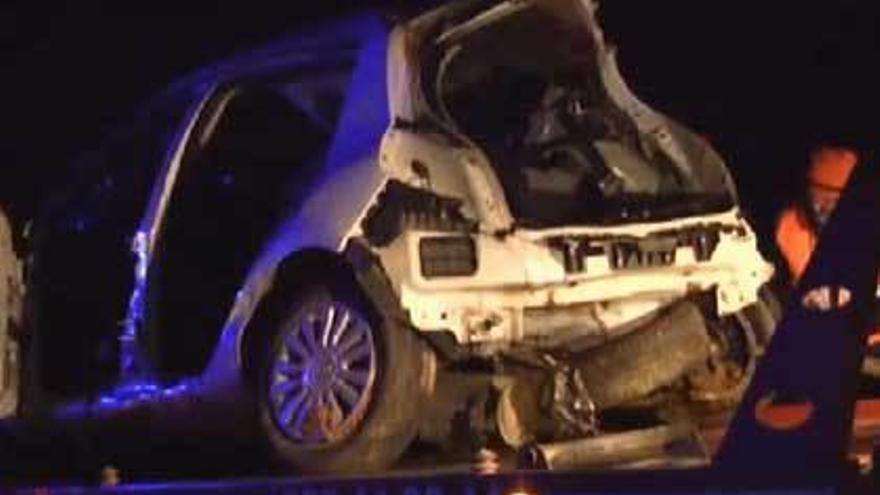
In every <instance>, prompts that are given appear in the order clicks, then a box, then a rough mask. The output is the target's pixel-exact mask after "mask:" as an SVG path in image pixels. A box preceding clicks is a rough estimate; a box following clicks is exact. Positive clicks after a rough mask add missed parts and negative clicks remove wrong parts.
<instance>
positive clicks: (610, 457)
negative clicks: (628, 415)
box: [519, 424, 706, 471]
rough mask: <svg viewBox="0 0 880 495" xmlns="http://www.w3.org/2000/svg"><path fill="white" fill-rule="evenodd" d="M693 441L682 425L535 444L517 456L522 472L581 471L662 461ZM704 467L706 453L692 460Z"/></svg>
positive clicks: (685, 427) (686, 427)
mask: <svg viewBox="0 0 880 495" xmlns="http://www.w3.org/2000/svg"><path fill="white" fill-rule="evenodd" d="M687 440H691V441H692V443H693V441H694V440H695V438H694V435H693V430H692V429H691V428H690V427H688V426H686V425H683V424H680V425H664V426H657V427H654V428H648V429H644V430H636V431H628V432H624V433H611V434H605V435H600V436H596V437H590V438H582V439H577V440H568V441H564V442H554V443H546V444H534V445H531V446H529V447H526V448H524V449H523V450H522V451H521V453H520V458H519V467H520V468H522V469H543V470H551V471H558V470H565V469H575V468H577V469H583V468H590V467H600V466H609V465H621V464H624V463H628V462H635V461H645V460H651V459H654V460H656V459H658V458H660V459H663V460H666V459H665V457H668V455H669V453H670V450H672V447H674V446H675V445H676V444H680V443H682V442H684V441H687ZM690 458H691V459H697V460H698V461H699V462H698V463H705V460H706V457H705V453H703V452H701V453H700V455H698V456H693V455H692V456H691V457H690Z"/></svg>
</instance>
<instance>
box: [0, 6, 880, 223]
mask: <svg viewBox="0 0 880 495" xmlns="http://www.w3.org/2000/svg"><path fill="white" fill-rule="evenodd" d="M388 3H389V2H379V1H377V0H370V1H366V0H365V1H361V2H356V1H349V2H339V1H320V2H312V1H303V0H298V1H294V0H291V1H288V2H273V3H271V4H270V3H268V2H266V3H259V2H229V3H228V4H224V5H223V6H221V3H220V2H206V1H188V2H143V3H140V4H137V6H135V4H134V3H132V2H124V3H119V2H100V1H93V0H88V1H76V2H73V1H70V2H57V3H54V4H52V3H45V4H44V3H41V4H39V5H37V4H34V3H32V2H23V1H22V2H19V3H17V4H16V3H12V4H9V3H4V5H3V6H2V7H0V50H2V52H3V60H4V61H5V64H4V65H5V69H4V71H3V77H2V82H0V84H2V86H0V88H2V95H3V105H2V112H0V122H2V134H0V135H2V138H0V154H2V160H3V162H2V164H0V172H2V173H0V204H3V205H4V207H6V208H7V209H8V210H11V213H12V215H13V216H14V218H15V220H16V221H17V222H18V223H19V225H23V223H24V220H26V219H28V218H29V217H31V216H32V215H33V214H34V212H35V211H36V208H37V207H38V206H39V205H40V204H41V202H42V201H44V200H45V198H47V197H48V196H49V195H51V194H52V193H53V191H55V190H57V188H58V187H61V186H63V185H64V184H65V183H66V182H67V181H69V178H70V174H71V173H73V172H72V171H71V169H70V166H69V164H70V162H71V158H72V157H75V156H76V155H77V153H78V152H80V151H83V150H87V149H89V147H91V146H94V145H95V143H97V142H99V141H100V139H101V136H102V134H103V133H104V132H105V131H106V130H107V129H108V128H112V126H113V125H114V123H115V122H118V121H120V120H122V119H125V117H126V116H127V115H129V114H130V113H131V112H132V110H133V109H134V108H135V106H136V105H137V103H138V102H139V101H142V100H144V99H145V98H146V97H147V96H148V95H150V94H151V93H153V92H155V91H156V90H158V89H160V88H161V87H163V86H164V85H166V84H167V83H169V82H170V81H172V80H174V78H175V77H176V76H179V75H182V74H185V73H187V72H188V71H190V70H192V69H194V68H196V67H198V66H200V65H202V64H205V63H208V62H210V61H213V60H217V59H221V58H223V57H225V56H228V55H229V54H232V53H235V52H237V51H241V50H246V49H248V48H250V47H256V46H259V45H260V44H262V43H264V42H267V41H270V40H272V39H273V38H274V37H277V36H278V35H280V34H283V33H286V32H295V31H296V30H297V29H300V28H302V27H304V26H309V25H312V24H314V23H316V22H318V21H319V20H320V19H327V18H332V17H334V16H339V15H343V14H345V13H351V12H355V11H357V10H358V9H361V8H364V7H368V6H371V5H379V6H382V7H383V8H385V9H386V10H389V11H394V10H395V9H397V10H400V9H401V7H402V6H403V7H406V8H409V9H411V8H413V4H415V3H419V2H417V1H416V0H409V1H405V0H396V1H395V2H393V3H394V5H391V6H388ZM873 3H875V2H872V1H870V0H863V1H858V0H840V1H837V2H829V1H825V2H815V3H812V4H809V3H807V2H796V1H778V2H758V1H753V0H752V1H731V0H717V1H705V0H702V1H699V0H670V1H663V2H659V1H645V0H605V1H604V2H601V7H600V12H601V16H602V19H603V23H604V26H605V30H606V33H607V35H608V37H609V38H610V39H611V40H612V41H613V42H614V43H615V44H616V45H617V46H618V47H619V57H620V61H621V66H622V68H623V71H624V75H625V76H626V77H627V78H628V80H629V81H630V83H631V84H632V86H633V87H634V89H635V91H636V93H637V94H639V95H640V96H641V97H642V98H643V99H644V100H645V101H647V102H649V103H650V104H652V105H653V106H654V107H656V108H658V109H661V110H663V111H665V112H667V113H669V114H671V115H672V116H674V117H676V118H677V119H679V120H681V121H683V122H684V123H686V124H687V125H689V126H690V127H693V128H695V129H696V130H697V131H699V132H701V133H702V134H704V135H706V136H707V137H709V139H710V140H711V141H712V142H713V143H714V144H715V145H716V147H718V148H719V150H720V151H721V153H722V155H724V157H725V158H726V159H727V161H728V162H729V164H730V165H731V168H732V169H733V173H734V175H735V176H736V179H737V182H738V183H739V186H740V191H741V195H742V196H743V200H744V202H745V207H746V210H747V211H749V212H750V213H751V215H752V216H753V217H754V218H755V220H756V221H757V226H758V228H759V230H760V231H762V233H764V234H766V233H768V232H767V230H766V229H767V228H768V226H769V224H770V222H771V221H772V218H773V216H774V215H775V213H776V211H777V210H778V208H779V207H780V205H781V202H782V201H784V200H786V199H787V198H788V197H789V196H790V195H791V194H792V193H793V192H794V190H795V188H794V187H793V184H794V183H795V179H796V177H797V176H798V172H799V171H800V170H801V169H802V168H803V166H804V162H805V159H806V158H805V157H806V153H807V151H808V148H809V146H810V145H812V144H815V143H818V142H820V141H829V140H830V141H843V142H844V143H851V144H854V145H857V146H860V147H863V146H870V145H873V143H874V142H876V141H875V138H874V134H875V132H874V130H875V123H874V122H875V120H876V114H877V110H878V108H880V106H878V105H877V101H878V99H877V97H876V91H877V89H876V88H877V87H878V84H877V80H878V77H877V75H876V70H875V64H876V63H877V60H880V57H878V54H880V46H878V44H880V40H878V37H880V17H878V15H877V12H876V10H877V9H876V7H872V4H873ZM768 4H771V5H772V6H768Z"/></svg>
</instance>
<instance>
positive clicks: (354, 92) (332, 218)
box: [203, 22, 390, 386]
mask: <svg viewBox="0 0 880 495" xmlns="http://www.w3.org/2000/svg"><path fill="white" fill-rule="evenodd" d="M387 50H388V30H387V29H386V28H385V26H384V25H382V24H381V23H379V22H376V23H374V24H373V25H372V27H371V29H370V31H369V34H368V36H367V40H366V41H365V43H364V44H363V45H362V49H361V51H360V54H359V57H358V62H357V66H356V67H355V70H354V73H353V74H352V80H351V83H350V86H349V92H348V96H347V98H346V101H345V105H344V109H343V111H342V114H341V116H340V121H339V124H338V125H337V128H336V133H335V136H334V138H333V142H332V144H331V147H330V150H329V152H328V155H327V158H326V164H325V167H324V172H323V173H322V174H321V176H320V177H318V178H317V179H316V181H315V183H314V184H313V185H312V186H311V187H310V188H309V189H310V190H311V191H313V193H312V195H311V196H309V197H308V198H306V199H305V201H304V202H303V204H302V206H301V207H300V208H299V210H298V211H296V212H295V213H293V215H292V216H290V217H289V218H288V220H287V221H285V222H284V223H283V224H282V225H281V226H280V228H279V229H278V231H277V234H276V235H275V236H274V238H273V239H272V240H270V242H269V243H268V244H267V247H266V249H265V250H264V252H263V254H262V255H261V256H260V257H259V259H258V260H257V261H256V263H254V265H253V267H252V269H251V271H250V273H249V275H248V277H247V280H246V282H245V284H244V286H243V287H242V289H241V290H240V291H239V293H238V297H237V298H236V303H235V305H234V307H233V309H232V311H231V313H230V316H229V319H228V320H227V323H226V325H225V327H224V329H223V333H222V335H221V338H220V341H219V344H218V346H217V349H216V350H215V352H214V355H213V357H212V359H211V361H210V363H209V365H208V368H207V369H206V371H205V373H204V375H203V379H204V380H205V381H206V383H205V385H206V386H210V385H217V386H223V385H228V384H232V383H235V380H236V377H237V375H238V370H239V369H240V365H241V356H240V355H239V351H240V349H239V344H240V341H241V338H242V336H243V332H244V329H245V328H246V326H247V323H248V321H249V320H250V318H251V316H252V315H253V313H254V311H255V310H256V307H257V306H258V304H259V301H260V299H261V298H262V296H263V295H264V294H265V293H266V292H267V291H268V290H269V289H270V288H271V285H272V280H273V278H274V274H275V272H276V270H277V268H278V265H279V264H280V263H281V262H282V261H283V260H284V259H286V258H288V257H289V256H291V255H295V253H297V252H300V251H303V250H306V249H322V250H326V251H330V252H337V251H338V250H339V249H341V247H342V244H343V243H344V241H345V239H346V238H347V235H348V234H349V232H351V230H352V226H353V225H355V224H356V223H357V221H358V220H359V219H360V218H361V217H362V216H363V214H364V209H365V208H366V206H367V205H368V204H369V203H370V202H371V199H372V198H373V197H375V195H376V194H377V193H378V191H379V190H380V189H381V188H382V186H383V185H384V183H385V179H386V178H385V174H383V172H382V170H381V169H380V167H379V165H378V154H379V147H380V142H381V139H382V136H383V134H384V133H385V131H386V129H387V128H388V125H389V121H390V117H389V105H388V98H387V86H386V65H387V57H388V51H387Z"/></svg>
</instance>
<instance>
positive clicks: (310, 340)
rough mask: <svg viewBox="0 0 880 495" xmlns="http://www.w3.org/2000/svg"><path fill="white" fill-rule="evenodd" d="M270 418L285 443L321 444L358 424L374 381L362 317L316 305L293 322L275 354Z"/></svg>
mask: <svg viewBox="0 0 880 495" xmlns="http://www.w3.org/2000/svg"><path fill="white" fill-rule="evenodd" d="M273 358H274V361H273V363H272V368H271V371H270V372H271V375H270V377H271V379H270V383H269V387H270V388H269V402H270V405H271V410H272V415H273V417H274V420H275V422H276V424H277V425H278V427H279V428H280V429H281V431H282V432H283V433H284V434H285V435H286V436H287V437H288V438H290V439H292V440H294V441H296V442H301V443H309V444H326V443H332V442H334V441H338V440H340V439H343V438H346V437H347V436H348V435H350V434H351V432H352V431H353V430H354V429H355V428H356V427H357V426H358V424H360V422H361V420H362V419H363V417H364V414H365V412H366V408H367V405H368V403H369V401H370V398H371V395H372V390H373V386H374V382H375V380H376V360H377V357H376V346H375V343H374V341H373V334H372V331H371V329H370V325H369V323H368V322H367V320H366V318H364V317H363V315H361V314H360V313H359V312H358V311H356V310H354V309H353V308H351V307H349V306H347V305H345V304H342V303H339V302H322V303H319V304H316V305H315V306H313V307H311V308H310V309H309V310H307V311H305V312H303V313H301V314H300V316H299V317H297V318H294V319H293V320H292V321H291V322H290V324H289V325H288V327H287V328H286V329H285V331H284V334H283V338H282V339H281V342H280V343H279V345H278V346H277V347H276V349H275V353H274V355H273Z"/></svg>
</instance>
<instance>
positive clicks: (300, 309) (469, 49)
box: [26, 0, 773, 473]
mask: <svg viewBox="0 0 880 495" xmlns="http://www.w3.org/2000/svg"><path fill="white" fill-rule="evenodd" d="M85 166H86V168H90V169H91V170H92V172H93V173H92V174H91V175H86V174H84V175H83V177H89V178H88V179H87V180H86V179H84V180H83V183H82V184H80V185H79V186H77V187H75V188H74V189H73V191H74V192H73V194H72V195H71V196H70V199H68V200H61V201H58V202H57V204H56V205H55V206H54V207H50V208H49V209H48V210H47V211H48V213H47V214H46V215H45V216H44V217H43V218H42V219H41V221H40V222H38V226H37V228H35V233H34V235H33V240H32V242H33V246H34V256H33V260H34V261H33V266H32V269H31V270H30V277H29V278H30V281H29V285H30V290H31V293H30V296H29V297H30V301H31V308H32V310H33V315H32V328H31V333H30V337H29V346H28V348H29V353H28V362H29V363H31V366H32V368H33V369H34V370H38V372H34V373H33V375H34V376H33V377H30V378H29V379H28V380H27V381H26V387H27V388H26V390H28V393H27V398H28V400H27V401H26V406H27V407H29V408H31V409H32V410H42V409H44V408H51V407H54V405H57V404H59V403H64V402H65V401H67V400H69V399H70V398H71V397H77V396H83V395H87V394H88V395H90V396H92V397H96V400H94V406H93V407H94V408H112V407H124V405H125V404H126V403H127V401H133V400H147V399H145V397H147V398H148V397H152V396H153V395H155V396H156V397H166V396H169V395H174V394H195V395H198V396H200V397H213V398H215V400H217V401H219V402H222V403H225V404H228V405H229V406H230V407H233V406H235V405H241V404H244V403H249V404H255V405H256V407H255V408H254V409H255V410H256V412H255V413H254V415H253V416H248V418H249V421H252V422H253V426H254V427H255V428H256V429H257V430H258V431H259V432H260V435H262V437H263V438H264V439H265V440H266V444H267V445H268V446H269V447H270V448H271V449H272V450H273V452H274V453H275V454H276V455H277V457H278V458H279V459H281V460H282V461H283V462H284V463H286V464H287V465H291V466H295V467H297V468H299V469H302V470H304V471H308V472H332V473H336V472H346V471H360V470H375V469H382V468H385V467H387V466H389V465H391V464H392V463H393V462H395V460H396V459H397V458H398V457H399V456H400V455H401V453H402V452H403V451H404V449H405V448H406V447H407V446H408V445H409V444H410V443H411V442H412V441H413V440H414V439H415V438H416V437H419V438H421V439H422V440H423V441H428V442H430V441H443V439H444V438H448V437H449V436H450V435H454V433H455V431H456V428H458V427H457V426H455V425H454V424H453V423H456V422H457V423H456V424H458V423H460V421H457V420H455V418H460V417H461V416H462V412H464V413H465V414H464V416H466V417H468V418H470V420H468V421H465V423H467V424H466V426H465V429H466V430H468V431H470V432H472V433H473V435H471V438H482V435H494V438H496V439H500V440H501V441H503V442H504V443H505V444H507V445H509V446H511V447H514V448H519V447H521V446H524V445H528V444H532V443H535V442H548V441H557V440H565V439H572V438H582V437H585V436H595V435H602V434H603V432H604V431H608V429H610V428H611V427H610V426H609V425H611V424H612V423H613V418H612V413H613V411H614V410H615V409H619V408H622V407H631V406H633V405H637V406H638V407H643V408H655V407H658V404H663V403H664V402H665V401H668V400H675V399H676V398H678V399H680V398H685V399H686V400H690V401H702V402H713V401H716V402H724V401H729V400H731V399H732V398H735V397H736V395H737V393H738V391H740V390H741V389H742V386H743V384H744V383H745V382H746V381H747V380H748V377H749V373H750V371H751V369H752V367H753V366H754V360H755V359H756V357H757V355H758V354H759V352H760V346H761V344H762V343H765V342H766V339H767V338H769V332H770V331H771V330H772V327H773V311H772V308H771V307H770V306H769V305H768V303H767V302H766V301H764V300H763V299H762V297H761V296H760V294H761V291H762V286H763V285H764V284H765V283H766V282H767V281H768V279H769V278H770V277H771V275H772V268H771V266H770V265H769V264H768V263H767V262H765V260H764V259H763V258H762V256H761V255H760V253H759V252H758V249H757V246H756V238H755V234H754V232H753V230H752V228H751V227H750V226H749V224H748V222H747V221H746V220H745V219H744V217H743V215H742V214H741V212H740V209H739V207H738V204H737V197H736V193H735V190H734V183H733V181H732V180H731V177H730V176H729V173H728V171H727V169H726V168H725V165H724V163H723V161H722V160H721V159H720V158H719V157H718V155H717V154H716V153H715V152H714V151H713V150H712V148H711V147H710V146H709V145H708V144H707V143H706V142H705V141H704V140H702V139H700V138H699V137H697V136H696V135H695V134H694V133H692V132H690V131H688V130H687V129H684V128H682V127H681V126H680V125H678V124H677V123H675V122H674V121H673V120H671V119H670V118H668V117H666V116H664V115H661V114H659V113H658V112H656V111H654V110H652V109H651V108H650V107H648V106H646V105H645V104H644V103H642V102H640V101H639V100H638V99H637V98H636V97H635V96H634V95H633V94H632V93H631V92H630V90H629V89H628V88H627V86H626V84H625V83H624V81H623V79H622V78H621V75H620V73H619V72H618V69H617V66H616V64H615V59H614V55H613V53H612V51H611V50H610V49H609V47H608V46H606V44H605V41H604V39H603V33H602V31H601V30H600V28H599V26H598V25H597V20H596V17H595V5H594V4H593V2H592V1H590V0H533V1H530V0H525V1H523V0H509V1H500V2H499V1H488V0H478V1H466V2H460V3H452V4H449V5H447V6H443V7H441V8H439V9H437V10H434V11H431V12H428V13H426V14H423V15H421V16H419V17H416V18H412V19H409V20H407V21H404V22H401V23H399V24H397V25H389V23H387V22H385V21H383V20H381V19H379V18H377V17H369V16H367V17H362V18H357V19H354V20H350V21H346V22H344V23H342V24H340V25H336V26H334V27H332V28H327V29H325V30H323V31H319V32H314V33H310V34H307V35H304V36H301V37H297V38H294V39H291V40H285V41H282V42H280V43H279V44H277V45H273V46H271V47H267V48H265V49H263V50H260V51H257V52H255V53H251V54H247V55H245V56H241V57H238V58H235V59H233V60H230V61H228V62H225V63H222V64H219V65H217V66H214V67H210V68H207V69H204V70H202V71H200V72H198V73H197V74H195V75H193V76H192V77H191V78H189V79H186V80H184V81H182V82H181V83H178V84H177V85H175V86H174V87H173V88H171V89H170V90H169V91H168V92H167V93H165V94H163V95H162V96H161V97H160V98H157V99H156V100H155V101H154V102H152V103H151V104H150V105H149V106H148V107H147V109H146V110H145V111H144V112H143V113H141V114H139V115H138V116H137V118H136V121H135V122H134V124H133V125H132V126H131V127H128V128H120V131H119V132H118V135H117V136H115V137H114V139H113V140H111V142H110V143H109V144H107V145H106V146H105V147H103V148H101V149H98V150H96V152H95V153H94V154H93V155H91V157H90V158H88V159H87V160H86V164H85ZM72 205H75V206H72ZM129 246H132V247H133V253H134V256H132V255H131V254H130V253H131V251H130V250H128V249H127V248H128V247H129ZM186 377H190V379H189V380H183V381H181V380H182V379H184V378H186ZM108 390H109V392H108ZM101 394H103V395H101ZM151 394H152V395H151ZM26 409H27V408H26ZM221 419H222V418H219V417H217V418H214V417H212V418H211V420H212V421H220V420H221ZM236 427H242V424H241V423H238V424H237V425H236ZM617 428H618V429H619V426H618V427H617Z"/></svg>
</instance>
